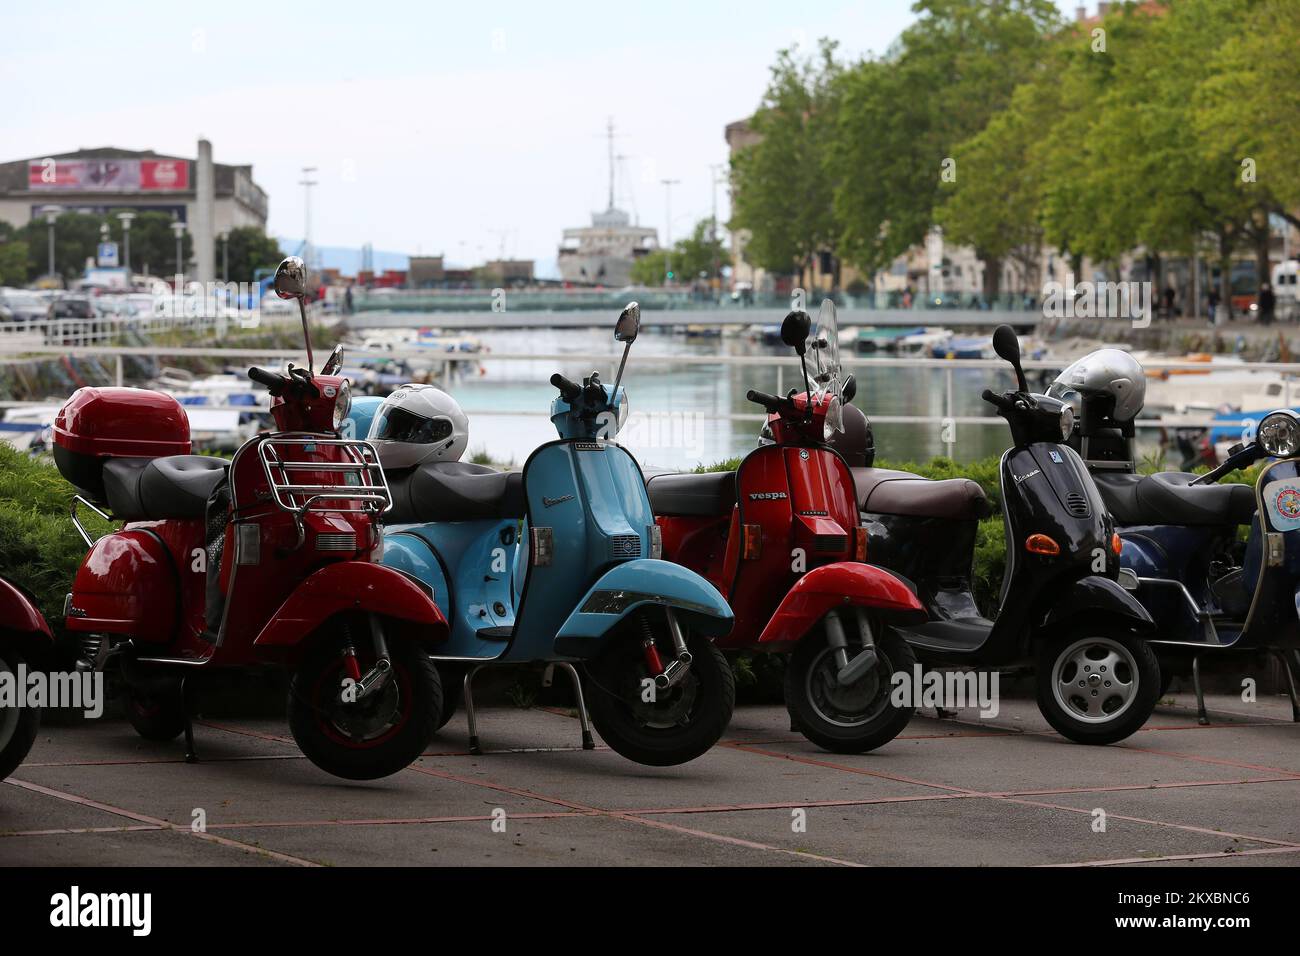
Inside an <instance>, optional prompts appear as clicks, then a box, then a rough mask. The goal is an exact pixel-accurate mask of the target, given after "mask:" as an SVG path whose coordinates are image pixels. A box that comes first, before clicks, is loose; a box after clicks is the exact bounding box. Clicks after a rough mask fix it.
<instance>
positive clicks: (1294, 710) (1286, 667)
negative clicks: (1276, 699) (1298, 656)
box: [1273, 651, 1300, 724]
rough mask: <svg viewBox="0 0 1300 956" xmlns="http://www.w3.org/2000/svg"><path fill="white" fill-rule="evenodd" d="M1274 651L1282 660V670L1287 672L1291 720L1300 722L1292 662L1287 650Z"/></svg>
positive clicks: (1299, 708)
mask: <svg viewBox="0 0 1300 956" xmlns="http://www.w3.org/2000/svg"><path fill="white" fill-rule="evenodd" d="M1273 653H1274V654H1276V655H1277V658H1278V660H1280V661H1281V662H1282V671H1283V673H1285V674H1286V692H1287V694H1288V695H1289V696H1290V698H1291V722H1292V723H1296V724H1300V702H1297V700H1296V692H1295V674H1294V673H1293V672H1292V670H1291V662H1290V661H1289V660H1287V656H1286V654H1285V652H1283V651H1274V652H1273ZM1292 653H1294V652H1292Z"/></svg>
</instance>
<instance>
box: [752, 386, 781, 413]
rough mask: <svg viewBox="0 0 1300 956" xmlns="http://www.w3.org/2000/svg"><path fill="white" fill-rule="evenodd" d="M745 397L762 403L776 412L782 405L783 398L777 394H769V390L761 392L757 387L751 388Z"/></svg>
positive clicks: (755, 402) (756, 402)
mask: <svg viewBox="0 0 1300 956" xmlns="http://www.w3.org/2000/svg"><path fill="white" fill-rule="evenodd" d="M745 397H746V398H747V399H749V400H750V401H751V402H753V403H754V404H755V405H762V406H763V407H764V408H766V409H767V410H768V411H769V412H775V411H776V410H777V409H778V408H780V407H781V399H779V398H777V397H776V396H775V395H769V394H768V393H767V392H760V391H759V390H758V389H756V388H751V389H750V390H749V391H748V392H746V393H745Z"/></svg>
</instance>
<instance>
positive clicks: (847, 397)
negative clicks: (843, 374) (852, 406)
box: [840, 375, 858, 405]
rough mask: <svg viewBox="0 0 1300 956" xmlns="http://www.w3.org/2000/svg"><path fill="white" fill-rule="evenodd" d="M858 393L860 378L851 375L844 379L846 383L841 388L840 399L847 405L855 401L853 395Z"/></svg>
mask: <svg viewBox="0 0 1300 956" xmlns="http://www.w3.org/2000/svg"><path fill="white" fill-rule="evenodd" d="M856 394H858V380H857V379H856V378H854V377H853V376H852V375H850V376H849V377H848V378H846V379H845V380H844V385H843V386H842V387H841V388H840V399H841V400H842V401H843V402H844V404H845V405H847V404H848V403H849V402H851V401H853V396H854V395H856Z"/></svg>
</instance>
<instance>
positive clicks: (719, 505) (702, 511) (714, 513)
mask: <svg viewBox="0 0 1300 956" xmlns="http://www.w3.org/2000/svg"><path fill="white" fill-rule="evenodd" d="M646 493H647V494H649V496H650V507H651V508H653V509H654V513H655V514H657V515H664V516H665V517H672V518H678V517H682V518H714V517H717V518H720V517H723V516H725V515H729V514H731V509H732V508H733V507H734V506H735V504H736V473H735V472H734V471H710V472H705V473H704V474H699V475H695V474H685V475H671V474H669V475H653V476H651V477H650V478H648V479H646Z"/></svg>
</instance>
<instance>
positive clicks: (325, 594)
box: [253, 561, 447, 651]
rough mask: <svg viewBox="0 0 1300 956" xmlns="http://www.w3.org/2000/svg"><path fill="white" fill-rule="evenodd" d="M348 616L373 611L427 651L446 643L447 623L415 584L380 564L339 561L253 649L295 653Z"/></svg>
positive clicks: (300, 593)
mask: <svg viewBox="0 0 1300 956" xmlns="http://www.w3.org/2000/svg"><path fill="white" fill-rule="evenodd" d="M344 611H371V612H373V613H375V614H379V615H382V616H383V617H385V618H388V619H390V620H393V621H397V622H399V623H401V624H405V625H407V626H406V627H405V628H404V631H405V632H406V634H407V635H408V636H409V637H411V638H412V639H413V640H417V641H419V642H420V643H422V644H425V645H434V644H440V643H442V642H443V641H445V640H446V639H447V619H446V618H445V617H443V614H442V612H441V611H440V610H438V605H436V604H435V603H434V602H433V598H432V597H430V596H429V593H428V591H426V590H424V589H422V588H421V586H420V585H418V584H416V582H415V581H414V580H412V579H411V578H409V577H407V576H406V575H405V574H402V573H401V572H400V571H395V570H393V569H392V568H386V567H384V566H383V565H381V564H373V563H371V562H369V561H338V562H335V563H333V564H327V565H325V567H323V568H321V569H320V570H319V571H316V572H315V573H314V574H312V575H311V576H310V577H308V578H307V579H306V580H305V581H303V582H302V583H301V584H299V585H298V587H297V588H296V589H295V590H294V592H293V593H292V594H290V595H289V597H288V598H286V599H285V602H284V603H283V604H281V605H280V608H279V610H277V611H276V612H275V614H274V615H272V617H271V619H270V620H269V621H268V622H267V623H266V626H265V627H263V628H262V631H261V633H260V634H258V635H257V638H256V640H254V641H253V644H254V646H256V647H258V648H260V649H261V650H263V651H270V650H277V649H278V650H284V649H292V648H295V647H297V646H298V645H300V644H302V643H303V642H304V641H305V640H306V639H307V638H308V637H309V636H311V634H313V633H314V632H315V631H316V630H317V629H318V628H320V626H321V625H322V624H324V623H325V622H326V621H328V620H329V619H330V618H331V617H333V616H334V615H336V614H341V613H343V612H344Z"/></svg>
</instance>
